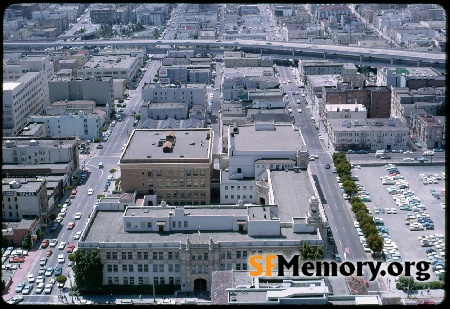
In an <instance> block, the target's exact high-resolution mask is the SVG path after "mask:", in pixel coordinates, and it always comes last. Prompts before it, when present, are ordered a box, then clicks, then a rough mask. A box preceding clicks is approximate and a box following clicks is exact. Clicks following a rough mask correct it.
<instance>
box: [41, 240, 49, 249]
mask: <svg viewBox="0 0 450 309" xmlns="http://www.w3.org/2000/svg"><path fill="white" fill-rule="evenodd" d="M48 244H49V241H48V239H44V240H43V241H42V243H41V248H43V249H45V248H47V247H48Z"/></svg>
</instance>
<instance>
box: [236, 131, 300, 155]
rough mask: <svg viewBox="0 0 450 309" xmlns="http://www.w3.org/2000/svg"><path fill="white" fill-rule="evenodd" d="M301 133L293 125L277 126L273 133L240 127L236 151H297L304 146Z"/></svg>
mask: <svg viewBox="0 0 450 309" xmlns="http://www.w3.org/2000/svg"><path fill="white" fill-rule="evenodd" d="M299 132H300V131H294V129H293V128H292V125H276V126H275V130H273V131H268V130H261V131H256V130H255V126H254V125H248V126H239V134H235V135H234V140H235V145H236V151H239V152H240V151H274V150H277V151H295V150H296V149H297V147H298V146H300V145H303V140H302V138H301V136H300V134H299ZM264 141H270V143H266V142H264Z"/></svg>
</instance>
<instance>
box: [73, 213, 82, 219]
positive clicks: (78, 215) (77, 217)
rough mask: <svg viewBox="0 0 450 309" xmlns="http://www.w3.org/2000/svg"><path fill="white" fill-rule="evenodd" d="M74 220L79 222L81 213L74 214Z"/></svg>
mask: <svg viewBox="0 0 450 309" xmlns="http://www.w3.org/2000/svg"><path fill="white" fill-rule="evenodd" d="M73 218H74V219H75V220H80V219H81V212H77V213H75V216H74V217H73Z"/></svg>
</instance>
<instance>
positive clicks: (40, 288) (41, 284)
mask: <svg viewBox="0 0 450 309" xmlns="http://www.w3.org/2000/svg"><path fill="white" fill-rule="evenodd" d="M44 288H45V283H44V282H39V283H38V284H37V285H36V293H37V294H41V293H42V292H43V291H44Z"/></svg>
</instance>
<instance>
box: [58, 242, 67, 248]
mask: <svg viewBox="0 0 450 309" xmlns="http://www.w3.org/2000/svg"><path fill="white" fill-rule="evenodd" d="M66 245H67V242H65V241H61V242H60V243H59V246H58V249H59V250H64V248H65V247H66Z"/></svg>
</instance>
